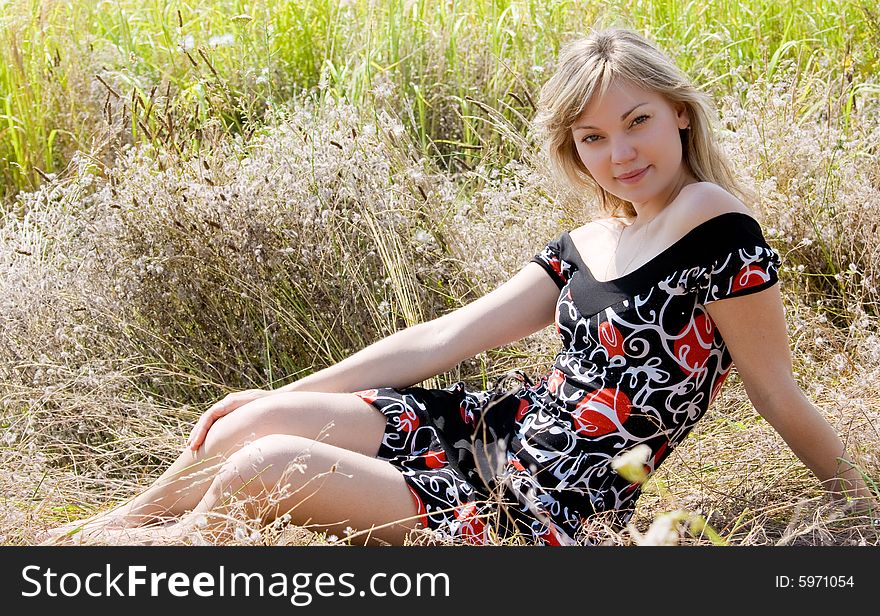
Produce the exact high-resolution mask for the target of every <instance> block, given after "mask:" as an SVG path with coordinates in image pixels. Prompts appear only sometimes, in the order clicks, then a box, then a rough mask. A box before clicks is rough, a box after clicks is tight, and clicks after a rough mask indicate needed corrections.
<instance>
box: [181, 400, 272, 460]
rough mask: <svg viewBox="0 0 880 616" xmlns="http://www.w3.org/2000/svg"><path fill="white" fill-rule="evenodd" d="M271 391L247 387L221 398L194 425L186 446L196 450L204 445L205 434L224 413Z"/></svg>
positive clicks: (226, 413)
mask: <svg viewBox="0 0 880 616" xmlns="http://www.w3.org/2000/svg"><path fill="white" fill-rule="evenodd" d="M271 393H272V392H271V391H266V390H265V389H247V390H245V391H236V392H233V393H231V394H229V395H228V396H226V397H225V398H223V399H222V400H220V402H217V403H216V404H214V405H213V406H212V407H211V408H209V409H208V410H207V411H205V412H204V413H202V416H201V417H199V420H198V421H197V422H196V425H195V426H193V429H192V432H190V435H189V438H188V439H186V446H187V447H188V448H189V449H192V450H193V451H196V450H197V449H198V448H199V447H201V446H202V443H203V442H204V441H205V436H207V434H208V430H210V428H211V426H212V425H213V424H214V422H215V421H217V420H218V419H220V418H221V417H223V416H224V415H228V414H229V413H231V412H232V411H234V410H235V409H237V408H238V407H240V406H243V405H245V404H247V403H248V402H251V401H252V400H257V399H258V398H262V397H263V396H268V395H269V394H271Z"/></svg>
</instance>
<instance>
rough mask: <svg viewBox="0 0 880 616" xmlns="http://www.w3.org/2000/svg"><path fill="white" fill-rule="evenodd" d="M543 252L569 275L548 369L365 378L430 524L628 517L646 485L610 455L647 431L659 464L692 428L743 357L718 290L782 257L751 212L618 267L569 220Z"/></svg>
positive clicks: (551, 530) (562, 533)
mask: <svg viewBox="0 0 880 616" xmlns="http://www.w3.org/2000/svg"><path fill="white" fill-rule="evenodd" d="M532 261H534V262H536V263H538V264H539V265H541V266H542V267H543V268H544V269H545V270H546V271H547V273H548V274H549V275H550V276H551V277H552V278H553V280H554V281H555V282H556V284H557V285H558V286H559V289H560V293H559V299H558V300H557V304H556V329H557V331H558V332H559V336H560V338H561V340H562V348H561V349H560V351H559V353H558V354H557V356H556V359H555V362H554V365H553V368H552V369H551V370H550V371H549V372H548V373H547V374H544V375H542V376H541V377H540V378H539V379H537V381H536V382H535V383H532V382H531V381H530V379H529V378H528V377H527V376H526V375H525V374H523V373H522V372H520V371H514V372H513V373H511V374H510V375H508V377H510V378H505V379H502V381H501V382H499V383H498V384H497V386H496V387H495V388H494V389H490V390H483V391H469V390H468V389H466V388H465V385H464V383H463V382H461V381H459V382H457V383H455V384H453V385H450V386H449V387H446V388H444V389H424V388H421V387H408V388H401V389H398V388H388V387H383V388H379V389H371V390H366V391H359V392H356V394H357V395H358V396H360V397H361V398H362V399H364V400H366V401H367V402H369V403H371V404H372V405H374V406H375V407H376V408H378V409H379V410H380V411H381V412H382V413H384V414H385V416H386V417H387V418H388V426H387V429H386V431H385V435H384V438H383V441H382V445H381V447H380V450H379V453H378V457H379V458H381V459H383V460H388V461H389V462H391V463H392V464H393V465H395V466H397V467H398V468H399V469H400V470H401V472H402V473H403V476H404V479H405V480H406V482H407V484H408V486H409V488H410V490H411V491H412V494H413V498H414V499H415V501H416V503H417V505H418V508H419V513H420V515H421V522H422V524H423V526H424V527H426V528H431V529H433V530H434V531H435V532H437V533H440V534H441V535H445V536H449V537H457V538H463V539H465V540H467V541H470V542H473V543H484V542H487V541H488V540H489V539H490V535H489V532H490V529H494V531H496V532H497V533H498V534H499V536H500V537H505V536H509V535H510V534H511V533H513V532H518V533H519V534H520V536H524V537H525V539H526V540H527V541H528V542H534V543H544V544H563V545H564V544H585V543H589V541H588V540H587V539H586V538H585V537H584V535H583V534H582V533H580V531H581V529H582V525H583V521H584V520H585V519H586V518H588V517H589V516H590V515H593V514H595V513H599V512H606V513H609V514H611V515H612V519H613V520H615V521H616V523H617V524H618V525H621V526H622V525H625V523H626V522H628V521H629V519H630V518H631V517H632V514H633V512H634V508H635V504H636V500H637V498H638V496H639V494H640V485H639V484H637V483H631V482H629V481H627V480H626V479H624V478H623V477H621V476H620V475H618V474H617V473H616V472H615V471H614V470H613V469H612V467H611V461H612V459H614V458H615V457H616V456H618V455H619V454H621V453H622V452H625V451H627V450H629V449H632V448H633V447H635V446H636V445H639V444H641V443H644V444H646V445H648V447H650V450H651V454H652V455H651V456H650V457H649V459H648V462H647V469H646V470H648V471H649V472H653V471H654V470H655V469H656V468H657V467H658V466H659V465H660V463H661V462H663V460H664V459H665V458H666V457H667V456H668V455H669V453H670V451H671V450H672V448H673V447H675V446H676V445H677V444H678V443H680V442H681V441H682V440H683V439H684V438H685V437H686V436H687V434H688V432H690V430H691V429H692V428H693V427H694V425H695V424H696V423H697V421H698V420H699V419H700V417H702V416H703V414H704V413H705V412H706V409H707V408H708V406H709V404H710V402H711V401H712V399H713V398H714V397H715V396H716V395H717V394H718V392H719V390H720V389H721V385H722V383H723V382H724V379H725V377H726V376H727V374H728V372H729V371H730V368H731V365H732V360H731V357H730V354H729V353H728V351H727V347H726V345H725V343H724V340H723V339H722V338H721V335H720V333H719V332H718V330H717V329H716V327H715V324H714V323H713V321H712V319H711V318H710V317H709V314H708V313H707V311H706V308H705V306H706V304H708V303H710V302H713V301H717V300H720V299H724V298H728V297H735V296H738V295H745V294H748V293H754V292H757V291H761V290H763V289H766V288H768V287H770V286H772V285H773V284H775V283H776V281H777V279H778V278H777V268H778V267H779V263H780V259H779V255H778V254H777V253H776V252H775V251H774V250H773V249H772V248H770V246H769V245H768V244H767V242H766V241H765V239H764V236H763V234H762V233H761V228H760V226H759V225H758V223H757V222H756V221H755V219H754V218H752V217H750V216H748V215H746V214H742V213H739V212H730V213H725V214H722V215H719V216H716V217H715V218H712V219H710V220H708V221H706V222H704V223H702V224H700V225H698V226H697V227H696V228H694V229H693V230H691V231H690V232H689V233H687V234H686V235H685V236H684V237H682V238H681V239H679V240H678V241H676V242H675V243H674V244H672V245H671V246H670V247H669V248H667V249H666V250H664V251H663V252H662V253H660V254H659V255H657V256H656V257H655V258H653V259H651V260H650V261H648V262H647V263H646V264H644V265H642V266H641V267H639V268H638V269H636V270H634V271H632V272H630V273H628V274H625V275H624V276H621V277H619V278H615V279H613V280H609V281H598V280H596V279H595V278H593V276H592V274H591V273H590V270H589V269H588V268H587V267H586V266H585V265H584V262H583V260H582V259H581V256H580V255H579V254H578V251H577V248H575V245H574V243H573V242H572V240H571V237H570V236H569V234H568V233H567V232H566V233H563V234H562V235H561V236H560V237H558V238H557V239H555V240H554V241H552V242H550V243H549V244H548V245H547V246H546V247H545V248H544V249H543V250H542V251H541V252H540V253H538V254H537V255H535V257H534V258H533V259H532ZM511 379H512V380H513V381H515V384H516V385H517V386H518V387H514V388H508V387H506V385H507V383H508V382H510V380H511Z"/></svg>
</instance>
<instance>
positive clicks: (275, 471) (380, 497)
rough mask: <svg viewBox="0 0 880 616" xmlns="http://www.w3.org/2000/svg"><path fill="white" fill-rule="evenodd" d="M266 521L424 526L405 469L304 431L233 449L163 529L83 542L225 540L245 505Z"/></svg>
mask: <svg viewBox="0 0 880 616" xmlns="http://www.w3.org/2000/svg"><path fill="white" fill-rule="evenodd" d="M242 508H243V509H244V512H245V513H246V515H247V516H248V518H250V519H258V520H261V521H262V523H268V522H271V521H272V520H274V519H275V518H277V517H279V516H281V515H284V514H289V515H290V521H291V523H293V524H296V525H299V526H305V527H307V528H309V529H310V530H315V531H327V532H329V533H334V534H336V535H338V536H340V537H342V536H344V535H343V532H344V530H345V529H346V528H347V527H351V528H352V529H354V530H355V531H358V532H356V533H355V534H354V535H352V536H353V537H354V538H355V539H354V541H356V542H358V543H367V542H376V541H377V540H378V541H381V542H386V543H392V544H398V545H399V544H403V543H404V540H405V539H406V537H408V536H411V533H412V532H413V530H414V529H417V528H419V527H420V526H419V524H418V510H417V507H416V504H415V501H414V499H413V497H412V493H411V492H410V490H409V487H408V486H407V485H406V483H405V482H404V480H403V475H401V473H400V472H399V471H398V470H397V469H396V468H394V467H393V466H392V465H391V464H389V463H388V462H385V461H382V460H377V459H376V458H374V457H370V456H367V455H364V454H362V453H357V452H353V451H350V450H348V449H343V448H340V447H335V446H333V445H328V444H326V443H321V442H315V441H312V440H310V439H307V438H303V437H299V436H290V435H283V434H273V435H269V436H265V437H262V438H259V439H257V440H255V441H253V442H252V443H250V444H249V445H247V446H245V447H242V448H241V449H239V450H238V451H237V452H235V453H234V454H232V455H231V456H230V457H229V458H228V459H227V460H226V461H225V462H224V463H223V465H222V466H221V467H220V468H219V470H218V472H217V474H216V476H215V477H214V479H213V480H212V482H211V484H210V487H209V488H208V489H207V490H206V492H205V494H204V495H203V497H202V498H201V500H200V502H199V503H198V504H197V506H196V507H195V508H194V509H193V511H192V512H190V513H187V514H185V515H184V516H183V517H182V518H181V519H180V520H179V521H178V522H176V523H174V524H172V525H170V526H166V527H159V528H133V529H120V530H115V531H114V530H110V531H107V532H101V531H100V530H98V531H96V532H94V533H89V532H86V533H84V535H83V537H82V542H85V543H91V542H102V543H103V542H110V543H128V544H139V543H164V542H179V541H185V540H186V539H187V537H191V536H192V535H193V533H200V534H201V535H202V536H203V537H204V536H205V535H208V536H209V538H210V540H211V541H218V540H220V541H222V540H224V539H226V538H228V537H229V536H230V535H232V532H233V530H232V528H231V526H230V524H229V519H232V518H235V517H236V515H235V514H236V512H238V511H239V510H241V509H242Z"/></svg>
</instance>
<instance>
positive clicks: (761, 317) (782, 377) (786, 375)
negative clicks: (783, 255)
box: [706, 285, 876, 513]
mask: <svg viewBox="0 0 880 616" xmlns="http://www.w3.org/2000/svg"><path fill="white" fill-rule="evenodd" d="M706 310H707V311H708V313H709V316H711V317H712V320H713V321H714V322H715V325H716V326H717V327H718V329H719V331H720V332H721V335H722V336H723V338H724V341H725V343H726V344H727V348H728V350H729V351H730V354H731V357H733V362H734V364H735V365H736V369H737V371H738V372H739V375H740V377H741V378H742V381H743V383H744V385H745V387H746V392H747V393H748V395H749V400H751V402H752V404H753V405H754V406H755V409H756V410H757V411H758V412H759V413H760V414H761V415H762V416H763V417H764V418H766V419H767V421H768V422H770V425H772V426H773V428H774V429H775V430H776V431H777V432H778V433H779V435H780V436H781V437H782V438H783V440H785V442H786V443H787V444H788V446H789V447H791V450H792V451H793V452H794V453H795V455H797V457H798V458H800V459H801V461H802V462H803V463H804V464H805V465H806V466H807V467H808V468H809V469H810V470H811V471H813V473H814V474H815V475H816V477H818V478H819V480H820V481H821V482H822V484H823V486H824V487H825V488H826V489H827V490H828V491H829V492H830V493H831V495H832V497H833V498H835V499H837V500H841V501H845V500H846V499H847V497H851V498H853V499H856V501H855V509H856V510H857V511H860V512H863V513H867V512H868V511H869V510H870V508H871V507H872V506H876V505H875V504H874V503H873V502H872V498H871V493H870V491H869V490H868V487H867V486H866V485H865V482H864V481H863V480H862V478H861V476H860V474H859V472H858V469H856V468H855V467H854V466H853V464H852V463H851V458H850V457H849V456H848V454H847V452H846V448H845V447H844V445H843V443H842V442H841V440H840V438H839V437H838V436H837V434H836V433H835V431H834V429H833V428H832V427H831V426H830V425H829V424H828V422H827V421H826V420H825V419H824V417H822V415H821V413H820V412H819V411H818V410H817V409H816V407H815V406H813V404H812V403H811V402H810V401H809V400H808V399H807V397H806V396H805V395H804V393H803V392H802V391H801V389H800V387H798V385H797V383H796V382H795V380H794V377H793V375H792V371H791V352H790V349H789V343H788V334H787V332H786V326H785V316H784V312H783V307H782V298H781V297H780V294H779V285H774V286H772V287H770V288H769V289H765V290H764V291H760V292H758V293H753V294H751V295H744V296H741V297H733V298H728V299H724V300H720V301H716V302H712V303H709V304H707V305H706Z"/></svg>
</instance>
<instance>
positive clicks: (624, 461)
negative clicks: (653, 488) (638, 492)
mask: <svg viewBox="0 0 880 616" xmlns="http://www.w3.org/2000/svg"><path fill="white" fill-rule="evenodd" d="M649 457H651V448H650V447H648V446H647V445H645V444H644V443H641V444H639V445H636V446H635V447H633V448H632V449H630V450H628V451H624V452H623V453H621V454H620V455H618V456H617V457H615V458H614V459H613V460H612V461H611V468H613V469H614V470H615V471H616V472H617V474H618V475H620V476H621V477H623V478H624V479H626V480H627V481H632V482H634V483H644V481H645V480H646V479H647V478H648V471H646V470H645V464H646V463H647V462H648V458H649Z"/></svg>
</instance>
